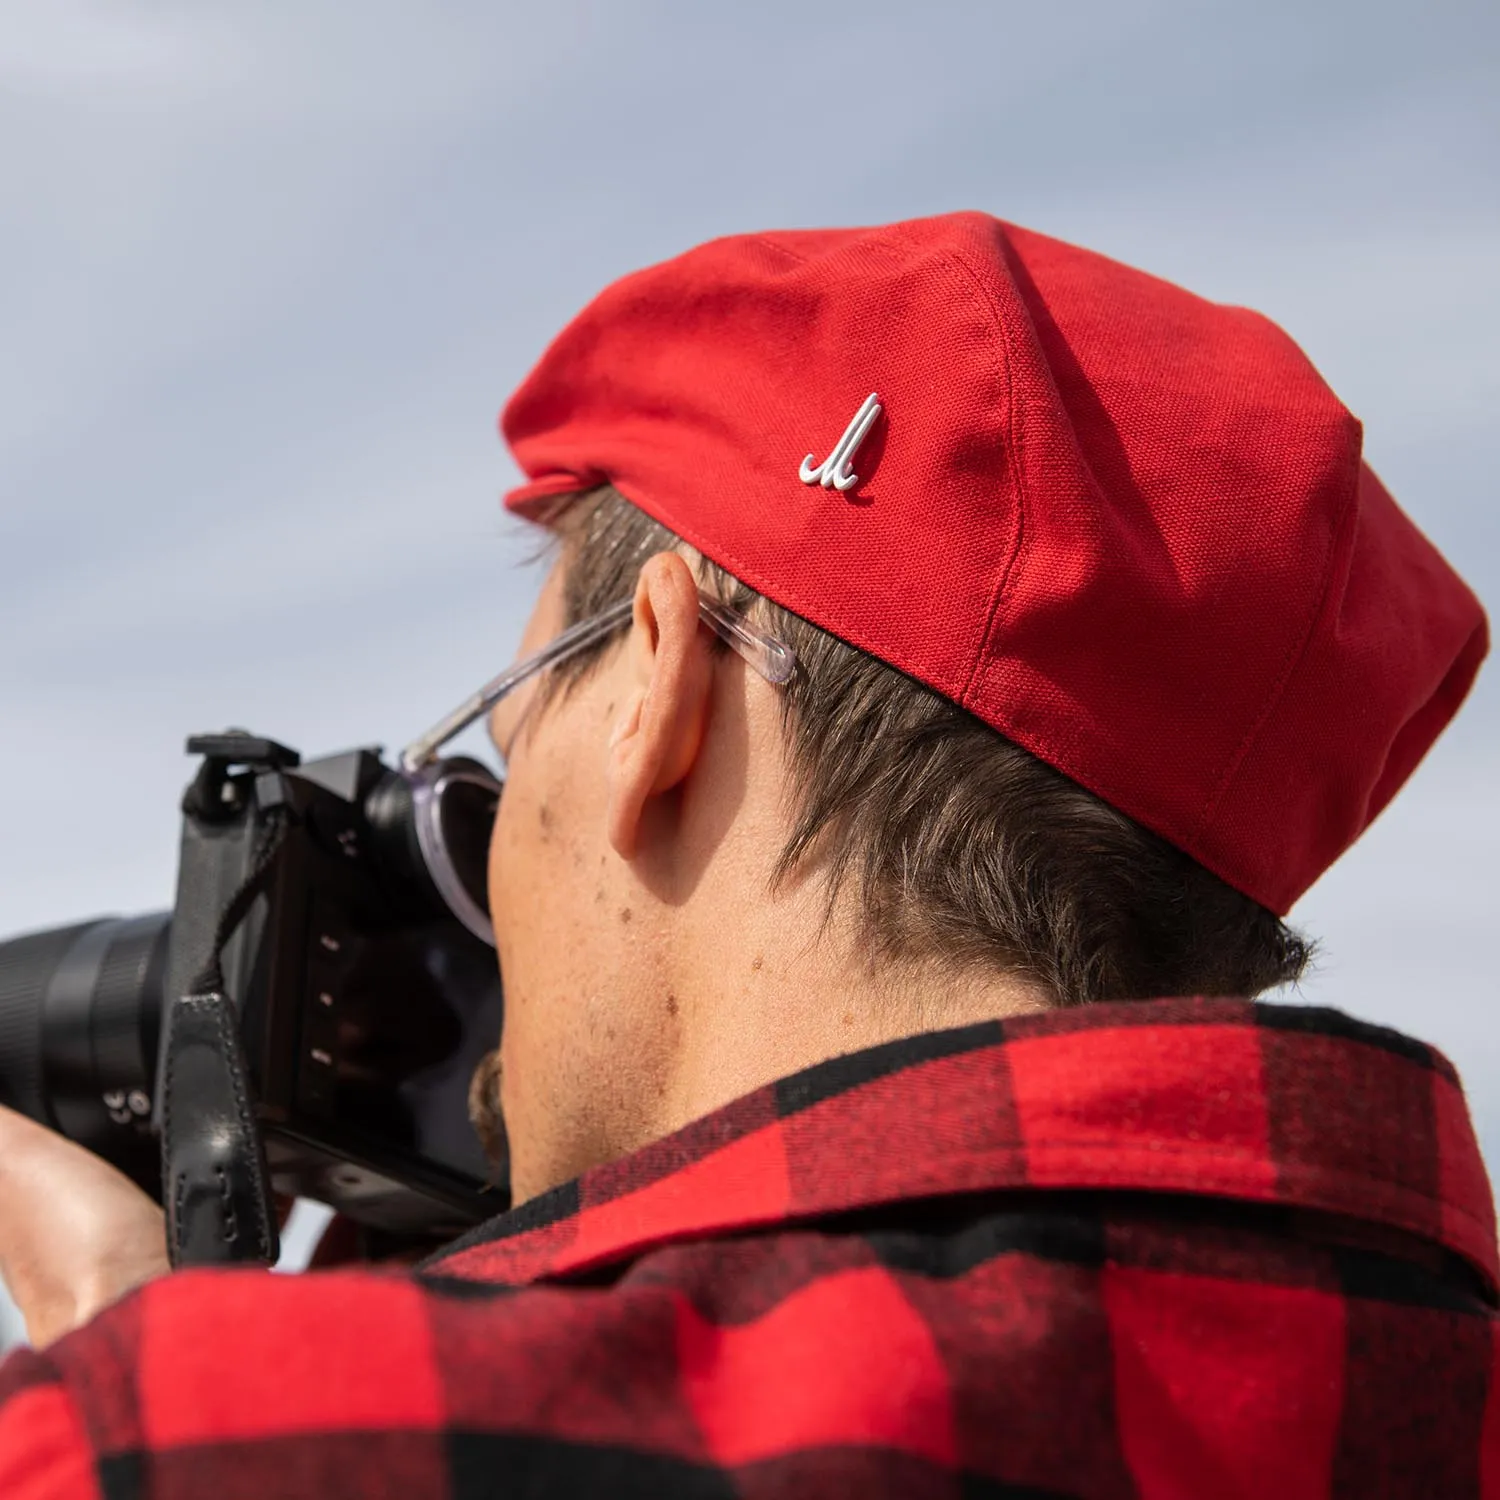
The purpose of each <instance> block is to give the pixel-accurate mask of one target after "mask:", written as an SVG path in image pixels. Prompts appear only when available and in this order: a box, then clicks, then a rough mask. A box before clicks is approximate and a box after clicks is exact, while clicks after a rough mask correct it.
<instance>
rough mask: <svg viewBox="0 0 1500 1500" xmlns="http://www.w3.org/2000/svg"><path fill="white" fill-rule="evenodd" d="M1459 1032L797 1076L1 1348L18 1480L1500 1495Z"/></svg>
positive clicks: (978, 1054)
mask: <svg viewBox="0 0 1500 1500" xmlns="http://www.w3.org/2000/svg"><path fill="white" fill-rule="evenodd" d="M1497 1271H1500V1267H1497V1259H1496V1245H1495V1224H1494V1216H1493V1208H1492V1204H1491V1198H1490V1191H1489V1186H1488V1183H1487V1180H1486V1177H1485V1173H1484V1168H1483V1165H1482V1163H1481V1161H1480V1156H1479V1152H1478V1148H1477V1145H1476V1143H1475V1139H1474V1135H1473V1132H1472V1130H1471V1128H1470V1125H1469V1121H1468V1115H1467V1111H1466V1108H1465V1104H1464V1101H1463V1096H1462V1093H1461V1090H1460V1088H1459V1084H1458V1080H1457V1078H1456V1076H1455V1074H1454V1072H1453V1069H1452V1067H1451V1066H1450V1065H1449V1064H1448V1062H1447V1061H1446V1060H1445V1059H1444V1058H1442V1057H1441V1056H1440V1055H1438V1054H1437V1053H1436V1052H1434V1051H1432V1050H1431V1049H1430V1048H1428V1047H1425V1046H1423V1045H1421V1044H1420V1043H1417V1042H1413V1041H1410V1040H1408V1039H1407V1038H1405V1037H1403V1036H1401V1035H1399V1034H1397V1033H1395V1032H1391V1031H1386V1030H1383V1029H1380V1028H1377V1027H1373V1026H1369V1025H1365V1024H1363V1023H1360V1022H1357V1021H1353V1020H1351V1019H1349V1018H1348V1017H1346V1016H1343V1015H1340V1014H1338V1013H1336V1012H1331V1011H1326V1010H1314V1009H1307V1008H1303V1007H1279V1006H1269V1005H1256V1004H1249V1003H1244V1002H1238V1001H1224V1000H1206V1001H1205V1000H1170V1001H1153V1002H1149V1003H1145V1004H1137V1005H1108V1006H1097V1007H1089V1008H1085V1009H1081V1010H1077V1011H1063V1012H1053V1013H1050V1014H1048V1015H1044V1016H1036V1017H1026V1018H1022V1019H1018V1020H1011V1021H1005V1022H994V1023H985V1024H981V1025H977V1026H971V1027H966V1028H964V1029H961V1030H954V1031H946V1032H938V1033H931V1034H927V1035H923V1036H918V1037H914V1038H911V1039H908V1040H905V1041H901V1042H898V1043H893V1044H891V1045H888V1046H883V1047H877V1048H874V1049H872V1050H869V1051H865V1052H861V1053H857V1054H854V1055H852V1056H848V1057H842V1058H837V1059H835V1060H833V1061H830V1062H827V1063H823V1064H821V1065H819V1066H817V1067H814V1068H811V1069H808V1070H807V1071H805V1072H803V1073H799V1074H797V1075H796V1076H794V1077H791V1078H787V1079H784V1080H782V1081H780V1082H778V1083H776V1084H774V1085H771V1086H770V1087H767V1088H765V1089H762V1090H760V1091H759V1092H757V1093H754V1094H750V1095H747V1096H746V1097H745V1098H743V1099H740V1100H738V1101H736V1102H735V1103H733V1104H730V1105H729V1106H727V1107H726V1108H724V1109H722V1110H720V1111H718V1112H717V1113H715V1114H712V1115H710V1116H707V1117H706V1118H704V1119H702V1120H699V1121H697V1122H695V1123H694V1124H692V1125H690V1126H689V1127H687V1128H686V1129H685V1130H682V1131H680V1132H678V1133H677V1134H675V1135H673V1136H670V1137H668V1138H666V1139H664V1140H661V1141H658V1142H656V1143H655V1144H653V1145H651V1146H649V1147H647V1148H646V1149H645V1150H643V1151H641V1152H638V1153H637V1154H635V1155H633V1156H631V1157H629V1158H626V1159H624V1160H622V1161H619V1162H616V1163H614V1164H612V1165H609V1166H606V1167H603V1168H600V1169H598V1170H596V1171H594V1172H591V1173H589V1174H588V1175H586V1176H585V1177H583V1178H582V1179H581V1180H580V1181H578V1182H576V1183H572V1184H570V1185H568V1186H566V1187H563V1188H559V1189H557V1190H556V1191H554V1192H552V1193H550V1194H548V1195H547V1196H545V1197H543V1198H539V1199H536V1200H533V1201H532V1202H530V1203H528V1204H526V1205H524V1206H523V1207H522V1208H520V1209H518V1210H516V1211H514V1212H512V1213H510V1214H508V1215H505V1216H503V1217H501V1218H498V1219H496V1220H494V1221H492V1222H491V1223H488V1224H486V1225H484V1226H482V1227H480V1228H479V1229H477V1230H475V1231H474V1232H472V1233H471V1234H469V1235H467V1236H466V1237H465V1238H464V1239H462V1240H460V1241H458V1242H457V1243H456V1244H454V1245H453V1246H451V1247H450V1248H449V1249H448V1250H446V1251H444V1252H443V1253H442V1254H441V1255H440V1256H438V1257H436V1258H434V1259H433V1260H431V1261H429V1262H428V1263H427V1264H426V1266H424V1267H423V1268H421V1269H420V1270H418V1271H417V1272H415V1273H403V1274H399V1275H398V1274H394V1273H379V1272H373V1271H340V1272H325V1273H319V1274H315V1275H310V1276H306V1277H275V1276H269V1275H266V1274H263V1273H253V1272H243V1271H237V1272H195V1273H188V1274H183V1275H179V1276H174V1277H171V1278H168V1279H165V1280H162V1281H159V1282H157V1283H154V1284H153V1285H151V1286H149V1287H147V1288H145V1289H144V1290H143V1291H142V1292H140V1293H138V1294H136V1295H135V1296H133V1297H130V1298H128V1299H126V1300H125V1301H124V1302H122V1303H121V1304H119V1305H118V1306H116V1307H115V1308H113V1309H111V1310H110V1311H109V1312H107V1313H106V1314H104V1315H103V1316H102V1317H100V1318H98V1319H97V1320H95V1322H94V1323H92V1324H91V1325H90V1326H89V1327H87V1328H85V1329H83V1330H82V1331H80V1332H79V1333H76V1334H74V1335H72V1336H71V1337H69V1338H67V1339H65V1340H63V1341H62V1342H61V1343H59V1344H57V1345H56V1346H54V1347H53V1348H52V1349H50V1350H48V1351H47V1352H46V1353H45V1354H40V1355H39V1354H32V1353H21V1354H17V1355H13V1356H12V1357H11V1358H10V1360H9V1361H8V1362H7V1363H6V1364H5V1365H4V1366H3V1368H0V1496H3V1497H5V1500H43V1497H46V1500H71V1497H75V1496H76V1497H89V1500H135V1497H143V1500H144V1497H151V1500H189V1497H193V1500H198V1497H207V1500H249V1497H252V1496H253V1497H255V1500H264V1497H276V1500H304V1497H305V1500H342V1497H350V1500H353V1497H360V1500H365V1497H378V1496H391V1497H397V1496H399V1497H402V1500H428V1497H431V1500H480V1497H500V1496H552V1495H556V1496H565V1495H567V1496H571V1495H609V1496H642V1497H644V1496H652V1497H657V1496H683V1497H687V1496H693V1497H698V1496H702V1497H709V1496H713V1497H719V1496H723V1497H730V1496H746V1497H760V1496H785V1497H804V1496H805V1497H825V1496H839V1495H859V1496H883V1495H891V1496H896V1495H901V1496H916V1495H932V1496H944V1497H954V1500H959V1497H982V1496H993V1497H997V1500H998V1497H1008V1500H1023V1497H1024V1500H1044V1497H1063V1496H1077V1497H1090V1500H1117V1497H1118V1500H1127V1497H1141V1500H1209V1497H1211V1500H1220V1497H1241V1496H1244V1497H1250V1496H1270V1497H1273V1500H1330V1497H1343V1496H1348V1497H1359V1500H1369V1497H1395V1496H1413V1497H1415V1496H1439V1497H1443V1500H1466V1497H1471V1496H1496V1497H1500V1388H1497V1381H1496V1379H1495V1372H1496V1347H1497V1345H1496V1330H1497V1326H1500V1325H1497V1320H1496V1293H1497Z"/></svg>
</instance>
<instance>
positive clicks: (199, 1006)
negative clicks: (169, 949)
mask: <svg viewBox="0 0 1500 1500" xmlns="http://www.w3.org/2000/svg"><path fill="white" fill-rule="evenodd" d="M290 818H291V815H290V812H289V810H288V809H287V808H286V806H285V805H284V804H282V805H279V806H275V807H272V808H270V809H269V810H268V812H267V815H266V822H265V825H264V827H263V828H262V830H261V835H260V839H259V842H258V845H257V847H256V850H255V852H254V855H253V857H252V859H251V863H250V869H249V871H248V873H247V874H246V876H245V878H244V880H243V882H242V883H241V884H240V886H239V888H238V889H237V890H236V891H235V893H234V894H233V896H232V897H231V898H230V899H229V901H228V902H226V903H225V906H224V909H223V911H222V912H221V913H220V916H219V919H218V921H217V923H216V924H215V927H214V935H213V944H212V948H211V950H210V953H209V957H208V960H207V962H206V963H205V964H204V965H203V967H202V969H201V970H200V971H199V973H198V974H197V975H196V976H195V978H194V979H193V981H192V983H191V984H190V985H188V987H187V991H186V993H185V994H182V995H180V996H178V997H176V998H175V999H174V1001H173V1003H172V1004H171V1005H170V1006H169V1008H168V1011H167V1015H166V1018H165V1024H166V1028H167V1035H166V1038H165V1043H164V1046H163V1049H162V1052H163V1068H162V1082H161V1142H162V1192H163V1203H164V1205H165V1208H166V1215H167V1252H168V1255H169V1256H170V1258H171V1262H172V1265H173V1266H174V1267H184V1266H211V1265H228V1264H233V1263H237V1262H260V1263H262V1264H264V1265H271V1264H273V1263H274V1262H275V1260H276V1257H277V1255H278V1253H279V1250H280V1235H279V1233H278V1231H277V1220H276V1212H275V1207H274V1204H273V1202H272V1199H271V1179H270V1172H269V1170H268V1168H267V1165H266V1155H265V1146H264V1143H263V1141H262V1140H261V1134H260V1128H259V1125H258V1123H257V1121H256V1117H255V1108H254V1102H253V1099H252V1097H251V1093H250V1085H249V1078H248V1075H247V1070H246V1066H245V1051H244V1047H243V1045H242V1044H241V1042H240V1023H239V1011H238V1008H237V1007H236V1006H235V1004H234V1002H233V1001H232V1000H231V999H230V997H229V995H228V994H227V993H226V986H225V983H224V973H223V956H224V949H225V947H226V945H227V944H228V943H229V940H230V939H231V938H232V937H233V936H234V934H235V931H236V930H237V929H238V927H239V925H240V923H241V922H243V921H244V919H245V917H246V916H247V915H248V913H249V911H250V909H251V907H252V906H253V905H254V904H255V901H256V898H257V897H259V896H260V895H261V893H262V892H263V891H264V890H265V888H266V886H267V884H268V882H269V880H270V877H271V874H272V872H273V870H274V868H275V862H276V855H277V853H278V852H279V850H280V848H281V843H282V840H283V838H284V837H285V835H286V830H287V827H288V824H289V822H290Z"/></svg>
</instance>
